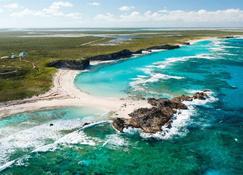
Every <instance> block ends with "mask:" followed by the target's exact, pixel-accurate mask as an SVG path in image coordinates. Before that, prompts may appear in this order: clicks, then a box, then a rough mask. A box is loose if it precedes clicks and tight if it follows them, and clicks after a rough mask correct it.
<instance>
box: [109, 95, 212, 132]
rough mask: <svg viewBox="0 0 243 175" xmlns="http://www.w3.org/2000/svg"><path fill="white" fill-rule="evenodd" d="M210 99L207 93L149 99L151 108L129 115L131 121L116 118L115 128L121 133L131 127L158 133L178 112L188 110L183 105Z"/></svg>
mask: <svg viewBox="0 0 243 175" xmlns="http://www.w3.org/2000/svg"><path fill="white" fill-rule="evenodd" d="M207 98H209V96H208V95H207V91H203V92H197V93H195V94H194V95H193V96H185V95H182V96H179V97H175V98H172V99H165V98H160V99H155V98H149V99H148V103H149V104H151V105H152V107H151V108H140V109H137V110H135V111H134V112H133V113H131V114H129V116H130V118H129V119H123V118H116V119H114V120H113V127H114V128H115V129H117V130H118V131H120V132H123V130H124V129H127V128H129V127H132V128H138V129H141V130H142V131H143V132H145V133H156V132H159V131H162V127H163V126H170V123H171V122H172V118H173V115H174V114H175V113H176V112H177V110H180V109H182V110H187V109H188V107H187V106H186V105H185V104H184V103H183V102H185V101H192V100H195V99H199V100H206V99H207Z"/></svg>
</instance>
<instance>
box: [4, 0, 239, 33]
mask: <svg viewBox="0 0 243 175" xmlns="http://www.w3.org/2000/svg"><path fill="white" fill-rule="evenodd" d="M72 27H77V28H81V27H230V28H233V27H243V0H38V1H34V0H0V28H72Z"/></svg>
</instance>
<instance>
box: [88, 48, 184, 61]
mask: <svg viewBox="0 0 243 175" xmlns="http://www.w3.org/2000/svg"><path fill="white" fill-rule="evenodd" d="M178 48H180V46H179V45H168V44H166V45H160V46H153V47H149V48H147V49H141V50H138V51H135V52H133V51H130V50H128V49H124V50H121V51H119V52H114V53H111V54H106V55H98V56H93V57H90V58H88V60H90V61H109V60H119V59H122V58H128V57H131V56H132V55H133V54H142V53H143V51H148V52H150V51H151V50H171V49H178Z"/></svg>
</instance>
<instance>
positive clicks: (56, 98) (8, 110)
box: [0, 37, 215, 118]
mask: <svg viewBox="0 0 243 175" xmlns="http://www.w3.org/2000/svg"><path fill="white" fill-rule="evenodd" d="M214 38H215V37H207V38H202V39H195V40H190V41H188V42H189V43H190V44H194V43H196V42H199V41H203V40H207V39H214ZM96 64H100V62H98V63H96V62H95V65H96ZM79 73H81V71H76V70H66V69H59V70H58V72H57V73H56V75H55V76H54V78H53V87H52V88H51V89H50V90H49V91H48V92H46V93H45V94H42V95H39V96H34V97H32V98H28V99H23V100H15V101H10V102H6V103H0V118H3V117H7V116H9V115H12V114H17V113H22V112H31V111H38V110H42V109H52V108H60V107H93V108H98V109H101V110H103V111H104V112H110V113H111V117H121V118H127V117H129V116H128V114H129V113H131V112H133V111H134V110H135V109H138V108H141V107H150V105H149V104H148V103H147V101H145V100H134V99H119V98H115V97H114V98H109V97H98V96H93V95H90V94H88V93H85V92H82V91H81V90H80V89H78V88H77V87H76V86H75V85H74V79H75V77H76V76H77V75H78V74H79Z"/></svg>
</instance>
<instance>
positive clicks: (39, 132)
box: [0, 119, 94, 165]
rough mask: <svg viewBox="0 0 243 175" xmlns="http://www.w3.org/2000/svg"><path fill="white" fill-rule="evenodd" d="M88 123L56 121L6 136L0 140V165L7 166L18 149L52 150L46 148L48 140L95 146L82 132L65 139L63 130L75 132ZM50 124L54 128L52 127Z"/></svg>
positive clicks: (77, 120)
mask: <svg viewBox="0 0 243 175" xmlns="http://www.w3.org/2000/svg"><path fill="white" fill-rule="evenodd" d="M85 122H87V121H86V120H81V119H71V120H56V121H51V122H49V123H45V124H42V125H38V126H34V127H31V128H27V129H25V130H21V131H18V132H16V133H13V134H11V135H6V136H5V137H3V138H1V139H0V150H1V152H0V165H3V164H5V163H6V162H8V161H9V157H10V155H11V154H13V153H14V152H15V151H16V150H17V149H22V150H26V149H30V150H36V151H40V150H41V149H42V151H45V150H48V149H51V147H50V148H49V147H48V146H46V145H45V144H46V139H48V140H53V141H54V142H55V141H56V142H57V141H58V140H59V139H61V140H59V141H58V142H57V143H59V142H60V143H61V142H62V143H70V144H74V143H77V142H79V143H81V144H85V143H87V144H91V145H92V144H94V143H93V142H89V141H88V140H89V139H86V138H85V136H84V135H82V132H80V133H72V134H71V135H66V137H65V136H64V137H63V133H62V131H63V130H73V129H76V128H81V127H82V126H83V124H84V123H85ZM50 123H52V124H53V126H50Z"/></svg>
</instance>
